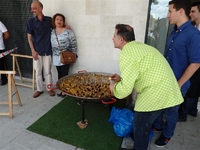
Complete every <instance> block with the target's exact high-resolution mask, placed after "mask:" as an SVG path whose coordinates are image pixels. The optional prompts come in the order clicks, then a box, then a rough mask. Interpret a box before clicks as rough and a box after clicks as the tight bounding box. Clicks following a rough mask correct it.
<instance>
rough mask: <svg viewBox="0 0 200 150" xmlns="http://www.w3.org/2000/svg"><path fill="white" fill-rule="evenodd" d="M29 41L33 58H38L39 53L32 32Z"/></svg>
mask: <svg viewBox="0 0 200 150" xmlns="http://www.w3.org/2000/svg"><path fill="white" fill-rule="evenodd" d="M28 43H29V46H30V48H31V52H32V56H33V59H35V60H38V53H37V52H36V51H35V48H34V46H33V39H32V35H31V34H28Z"/></svg>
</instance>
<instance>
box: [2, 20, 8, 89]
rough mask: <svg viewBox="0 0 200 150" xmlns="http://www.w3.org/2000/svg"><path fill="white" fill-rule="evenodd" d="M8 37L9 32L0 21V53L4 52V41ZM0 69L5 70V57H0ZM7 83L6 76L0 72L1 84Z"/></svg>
mask: <svg viewBox="0 0 200 150" xmlns="http://www.w3.org/2000/svg"><path fill="white" fill-rule="evenodd" d="M9 37H10V34H9V32H8V30H7V28H6V27H5V25H4V24H3V23H2V22H1V21H0V53H3V52H5V45H4V41H5V40H7V39H8V38H9ZM0 70H6V61H5V57H2V58H0ZM7 83H8V80H7V77H6V75H5V74H1V85H5V84H7Z"/></svg>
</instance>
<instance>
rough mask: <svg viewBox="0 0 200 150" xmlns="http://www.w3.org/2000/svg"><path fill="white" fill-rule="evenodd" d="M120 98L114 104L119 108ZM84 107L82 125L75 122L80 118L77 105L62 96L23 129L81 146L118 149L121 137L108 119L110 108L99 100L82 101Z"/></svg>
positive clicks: (120, 105)
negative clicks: (58, 101) (81, 126)
mask: <svg viewBox="0 0 200 150" xmlns="http://www.w3.org/2000/svg"><path fill="white" fill-rule="evenodd" d="M99 102H100V100H99ZM124 102H125V101H124V100H117V102H116V103H115V104H114V105H115V106H116V107H118V108H119V107H121V108H122V107H123V106H124V105H125V104H124ZM84 110H85V119H87V120H88V126H87V127H86V128H84V129H81V128H79V126H78V125H77V122H79V121H81V120H82V108H81V105H77V101H76V100H75V99H73V98H71V97H66V98H65V99H63V100H62V101H61V102H60V103H58V104H57V105H56V106H54V107H53V108H52V109H51V110H49V111H48V112H47V113H46V114H44V115H43V116H42V117H41V118H39V119H38V120H37V121H36V122H35V123H33V124H32V125H31V126H29V127H28V128H27V129H28V130H29V131H32V132H35V133H38V134H41V135H44V136H47V137H50V138H53V139H56V140H59V141H62V142H65V143H67V144H71V145H74V146H77V147H79V148H82V149H85V150H119V149H120V147H121V143H122V138H120V137H118V136H117V135H116V134H115V132H114V130H113V125H112V123H109V122H108V119H109V117H110V109H108V108H106V107H105V105H104V104H101V103H86V104H85V105H84Z"/></svg>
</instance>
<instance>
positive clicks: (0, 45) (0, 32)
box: [0, 21, 8, 50]
mask: <svg viewBox="0 0 200 150" xmlns="http://www.w3.org/2000/svg"><path fill="white" fill-rule="evenodd" d="M6 31H8V30H7V28H6V27H5V25H4V24H3V23H2V22H1V21H0V50H4V49H5V45H4V42H3V33H4V32H6Z"/></svg>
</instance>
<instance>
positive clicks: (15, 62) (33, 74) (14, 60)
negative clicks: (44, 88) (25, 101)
mask: <svg viewBox="0 0 200 150" xmlns="http://www.w3.org/2000/svg"><path fill="white" fill-rule="evenodd" d="M10 55H11V56H12V57H13V71H16V70H15V65H16V67H17V71H18V73H19V76H20V79H21V81H22V83H19V82H18V83H17V82H16V85H19V86H25V87H29V88H32V89H33V90H34V89H35V71H34V68H33V73H32V81H30V80H26V79H23V77H22V74H21V70H20V67H19V63H18V61H17V57H22V58H31V59H33V57H32V56H29V55H21V54H10ZM25 82H32V85H28V84H25Z"/></svg>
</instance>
